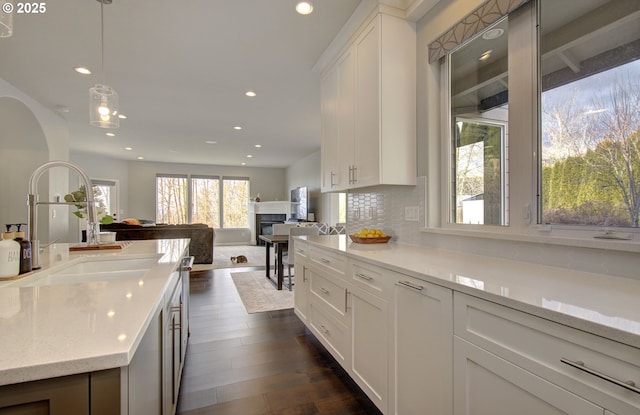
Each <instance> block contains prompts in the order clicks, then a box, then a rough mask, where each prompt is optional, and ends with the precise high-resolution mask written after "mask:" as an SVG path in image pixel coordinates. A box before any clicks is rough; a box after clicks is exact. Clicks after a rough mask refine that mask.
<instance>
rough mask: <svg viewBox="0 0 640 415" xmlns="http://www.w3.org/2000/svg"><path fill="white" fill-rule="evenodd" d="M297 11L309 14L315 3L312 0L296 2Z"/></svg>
mask: <svg viewBox="0 0 640 415" xmlns="http://www.w3.org/2000/svg"><path fill="white" fill-rule="evenodd" d="M296 11H297V12H298V13H300V14H309V13H311V12H312V11H313V4H312V3H311V1H309V0H307V1H299V2H298V4H296Z"/></svg>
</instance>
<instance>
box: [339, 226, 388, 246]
mask: <svg viewBox="0 0 640 415" xmlns="http://www.w3.org/2000/svg"><path fill="white" fill-rule="evenodd" d="M349 238H351V240H352V241H353V242H356V243H359V244H386V243H387V242H389V239H391V237H390V236H389V235H387V234H385V233H384V232H382V230H380V229H373V228H362V229H360V232H356V233H354V234H353V235H349Z"/></svg>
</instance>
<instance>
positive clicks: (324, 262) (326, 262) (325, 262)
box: [320, 258, 331, 264]
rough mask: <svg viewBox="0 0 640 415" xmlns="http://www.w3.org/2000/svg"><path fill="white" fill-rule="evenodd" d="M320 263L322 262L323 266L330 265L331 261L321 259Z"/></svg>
mask: <svg viewBox="0 0 640 415" xmlns="http://www.w3.org/2000/svg"><path fill="white" fill-rule="evenodd" d="M320 262H322V263H323V264H330V263H331V261H329V260H328V259H327V258H320Z"/></svg>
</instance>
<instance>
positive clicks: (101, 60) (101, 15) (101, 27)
mask: <svg viewBox="0 0 640 415" xmlns="http://www.w3.org/2000/svg"><path fill="white" fill-rule="evenodd" d="M98 1H99V2H100V51H101V54H100V69H101V70H102V85H106V79H105V75H104V0H98Z"/></svg>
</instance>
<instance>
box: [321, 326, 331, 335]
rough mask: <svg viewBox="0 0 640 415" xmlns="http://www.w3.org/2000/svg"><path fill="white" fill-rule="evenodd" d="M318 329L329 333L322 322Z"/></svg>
mask: <svg viewBox="0 0 640 415" xmlns="http://www.w3.org/2000/svg"><path fill="white" fill-rule="evenodd" d="M320 330H321V331H322V332H323V333H324V334H329V329H328V328H326V327H325V326H324V324H320Z"/></svg>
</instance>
